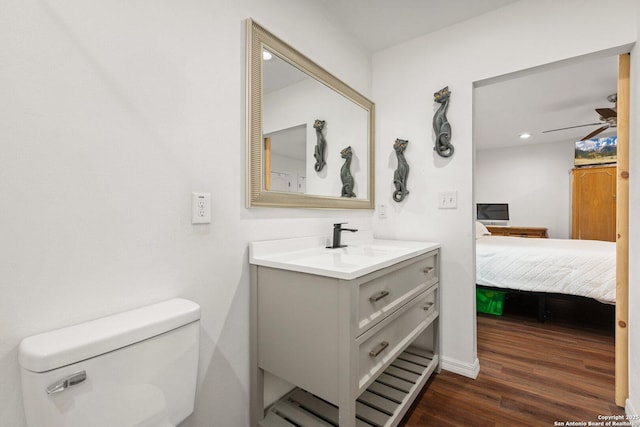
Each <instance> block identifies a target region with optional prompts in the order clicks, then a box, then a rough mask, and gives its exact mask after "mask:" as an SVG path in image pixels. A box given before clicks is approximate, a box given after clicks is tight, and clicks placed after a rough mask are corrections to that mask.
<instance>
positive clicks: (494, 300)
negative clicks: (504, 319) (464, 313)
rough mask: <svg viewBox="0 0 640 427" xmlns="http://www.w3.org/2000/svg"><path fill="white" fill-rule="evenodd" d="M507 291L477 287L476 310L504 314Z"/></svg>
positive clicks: (495, 314)
mask: <svg viewBox="0 0 640 427" xmlns="http://www.w3.org/2000/svg"><path fill="white" fill-rule="evenodd" d="M505 293H506V292H500V291H493V290H489V289H479V288H476V311H477V312H478V313H486V314H493V315H494V316H502V309H503V307H504V295H505Z"/></svg>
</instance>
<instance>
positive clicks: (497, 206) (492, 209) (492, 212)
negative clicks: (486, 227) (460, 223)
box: [476, 203, 509, 221]
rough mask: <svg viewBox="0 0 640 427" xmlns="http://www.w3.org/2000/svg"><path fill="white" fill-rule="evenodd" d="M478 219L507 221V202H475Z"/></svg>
mask: <svg viewBox="0 0 640 427" xmlns="http://www.w3.org/2000/svg"><path fill="white" fill-rule="evenodd" d="M476 218H477V219H478V221H508V220H509V204H508V203H476Z"/></svg>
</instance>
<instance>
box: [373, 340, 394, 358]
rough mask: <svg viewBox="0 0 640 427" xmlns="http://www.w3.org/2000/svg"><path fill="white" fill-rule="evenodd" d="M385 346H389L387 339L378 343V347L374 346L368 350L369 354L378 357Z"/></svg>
mask: <svg viewBox="0 0 640 427" xmlns="http://www.w3.org/2000/svg"><path fill="white" fill-rule="evenodd" d="M387 347H389V343H388V342H387V341H382V342H381V343H380V344H378V348H374V349H373V350H371V351H370V352H369V356H371V357H378V355H379V354H380V353H382V352H383V351H384V350H385V349H386V348H387Z"/></svg>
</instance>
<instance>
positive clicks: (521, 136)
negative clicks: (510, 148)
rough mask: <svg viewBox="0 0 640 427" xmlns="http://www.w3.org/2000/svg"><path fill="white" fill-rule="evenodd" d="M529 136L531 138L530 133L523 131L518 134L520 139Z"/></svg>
mask: <svg viewBox="0 0 640 427" xmlns="http://www.w3.org/2000/svg"><path fill="white" fill-rule="evenodd" d="M529 138H531V134H530V133H527V132H524V133H521V134H520V139H529Z"/></svg>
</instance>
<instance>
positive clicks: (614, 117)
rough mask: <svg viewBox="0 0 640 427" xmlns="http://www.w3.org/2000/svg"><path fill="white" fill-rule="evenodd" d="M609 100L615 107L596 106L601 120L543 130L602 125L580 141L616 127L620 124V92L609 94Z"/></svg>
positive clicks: (553, 130)
mask: <svg viewBox="0 0 640 427" xmlns="http://www.w3.org/2000/svg"><path fill="white" fill-rule="evenodd" d="M607 101H609V102H612V103H613V104H614V107H613V108H596V113H598V114H599V115H600V122H597V123H587V124H585V125H577V126H569V127H566V128H559V129H551V130H545V131H542V133H548V132H556V131H559V130H566V129H575V128H579V127H583V126H596V125H602V126H601V127H599V128H598V129H596V130H594V131H593V132H591V133H590V134H588V135H586V136H584V137H583V138H582V139H581V140H580V141H585V140H587V139H591V138H593V137H594V136H596V135H598V134H600V133H601V132H604V131H605V130H607V129H609V128H610V127H612V128H614V127H616V126H617V125H618V113H617V102H618V94H617V93H614V94H611V95H609V96H607ZM603 123H604V125H603Z"/></svg>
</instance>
